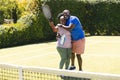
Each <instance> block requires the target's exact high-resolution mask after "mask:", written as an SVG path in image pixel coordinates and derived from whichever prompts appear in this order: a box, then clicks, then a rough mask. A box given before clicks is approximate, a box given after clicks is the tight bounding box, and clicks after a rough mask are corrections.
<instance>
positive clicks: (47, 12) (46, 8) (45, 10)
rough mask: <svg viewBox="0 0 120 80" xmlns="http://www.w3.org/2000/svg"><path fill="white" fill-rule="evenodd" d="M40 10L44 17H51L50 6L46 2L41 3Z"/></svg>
mask: <svg viewBox="0 0 120 80" xmlns="http://www.w3.org/2000/svg"><path fill="white" fill-rule="evenodd" d="M42 12H43V14H44V16H45V18H46V19H48V20H49V19H51V18H52V15H51V10H50V8H49V6H48V5H47V4H45V5H42Z"/></svg>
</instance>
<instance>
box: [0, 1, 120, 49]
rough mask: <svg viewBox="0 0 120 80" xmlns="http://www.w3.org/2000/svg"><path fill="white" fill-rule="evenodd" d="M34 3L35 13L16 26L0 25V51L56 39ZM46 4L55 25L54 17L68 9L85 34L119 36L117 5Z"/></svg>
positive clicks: (119, 26)
mask: <svg viewBox="0 0 120 80" xmlns="http://www.w3.org/2000/svg"><path fill="white" fill-rule="evenodd" d="M36 1H37V2H36V5H37V6H36V7H35V12H32V13H28V14H27V15H25V16H22V17H21V18H20V19H19V20H18V21H17V23H16V24H10V25H9V27H4V26H5V25H2V26H0V48H3V47H10V46H17V45H23V44H29V43H36V42H43V41H48V40H54V39H55V35H56V34H55V33H53V32H52V29H51V28H50V27H49V24H48V21H47V20H46V19H45V17H44V16H43V13H42V10H41V0H36ZM47 4H48V5H49V6H50V8H51V11H52V16H53V21H54V22H55V24H57V23H58V19H57V14H58V13H60V12H61V11H63V10H64V9H69V10H70V12H71V14H72V15H75V16H77V17H78V18H79V19H80V21H81V23H82V25H83V29H84V30H85V32H86V33H88V34H90V35H118V36H120V23H119V22H120V15H119V14H120V10H119V9H120V3H114V2H96V3H89V2H82V1H76V0H50V1H48V2H47Z"/></svg>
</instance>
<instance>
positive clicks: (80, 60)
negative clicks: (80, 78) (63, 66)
mask: <svg viewBox="0 0 120 80" xmlns="http://www.w3.org/2000/svg"><path fill="white" fill-rule="evenodd" d="M76 56H77V60H78V65H79V71H82V57H81V55H80V54H77V55H76Z"/></svg>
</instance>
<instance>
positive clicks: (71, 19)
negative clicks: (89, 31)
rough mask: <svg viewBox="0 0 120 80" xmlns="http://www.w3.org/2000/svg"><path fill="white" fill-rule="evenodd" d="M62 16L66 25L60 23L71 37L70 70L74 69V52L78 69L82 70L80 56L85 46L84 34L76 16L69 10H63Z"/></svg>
mask: <svg viewBox="0 0 120 80" xmlns="http://www.w3.org/2000/svg"><path fill="white" fill-rule="evenodd" d="M63 16H64V17H65V19H66V25H62V27H63V28H65V29H67V30H69V31H70V33H71V37H72V56H71V67H70V70H73V69H75V68H76V67H75V54H76V56H77V60H78V65H79V70H80V71H81V70H82V57H81V54H83V53H84V48H85V35H84V31H83V29H82V25H81V22H80V20H79V19H78V18H77V17H76V16H72V15H70V11H69V10H64V11H63Z"/></svg>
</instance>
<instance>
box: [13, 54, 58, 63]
mask: <svg viewBox="0 0 120 80" xmlns="http://www.w3.org/2000/svg"><path fill="white" fill-rule="evenodd" d="M53 53H54V54H55V53H56V52H53ZM53 53H45V54H40V55H36V56H31V57H27V58H22V59H19V60H15V61H11V62H14V63H15V62H19V61H25V60H26V61H27V60H30V59H35V58H38V57H43V56H46V55H50V54H53Z"/></svg>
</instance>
